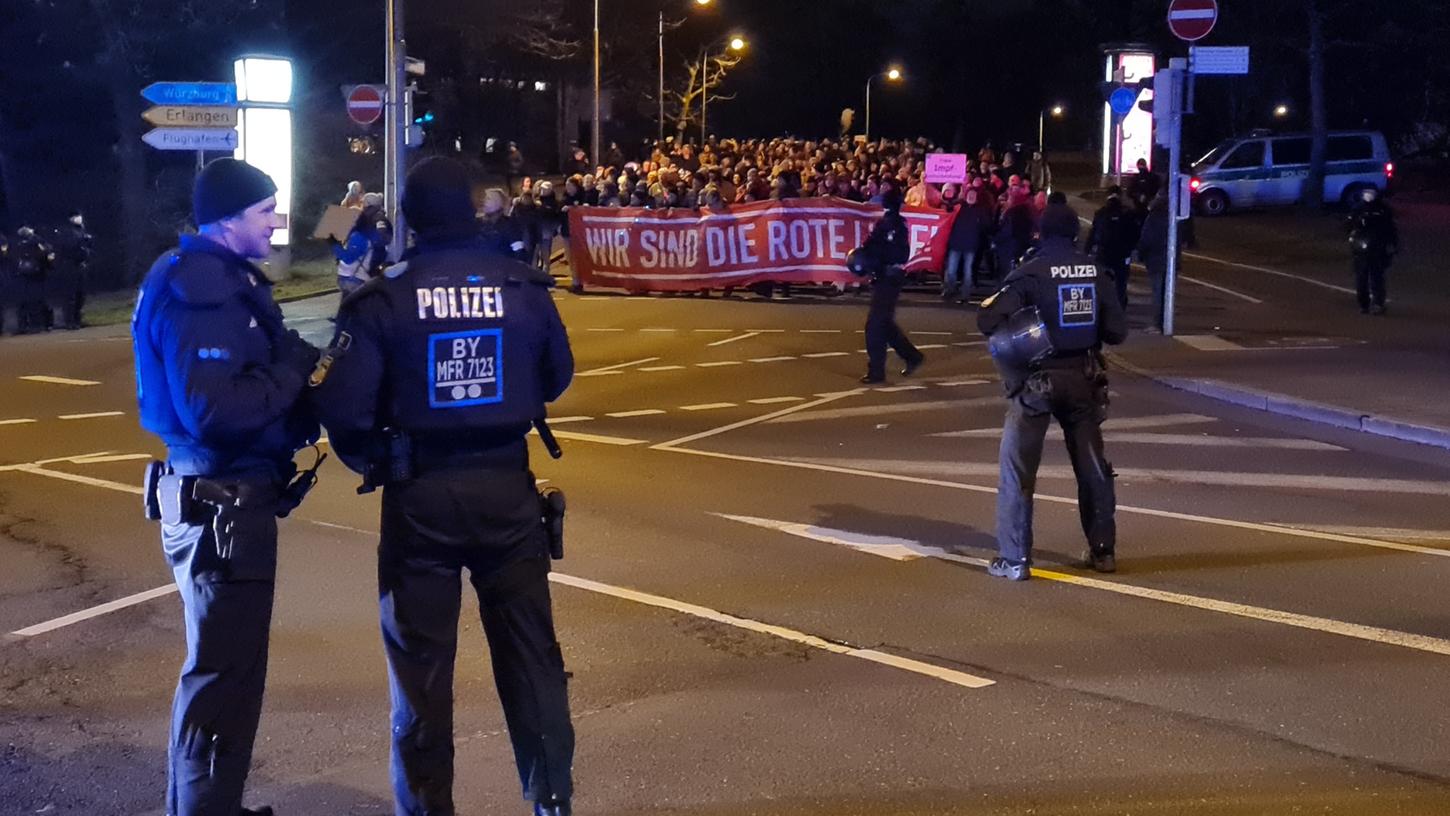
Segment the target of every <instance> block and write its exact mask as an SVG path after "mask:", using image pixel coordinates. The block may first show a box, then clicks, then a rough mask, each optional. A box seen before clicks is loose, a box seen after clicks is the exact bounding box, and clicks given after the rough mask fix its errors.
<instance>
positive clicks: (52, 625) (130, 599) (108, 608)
mask: <svg viewBox="0 0 1450 816" xmlns="http://www.w3.org/2000/svg"><path fill="white" fill-rule="evenodd" d="M175 591H176V584H167V585H166V586H160V587H156V588H155V589H148V590H146V591H145V592H137V593H136V594H135V595H127V596H126V597H124V598H117V599H116V600H114V601H109V602H107V603H103V604H100V605H99V606H93V607H91V608H90V609H82V610H81V611H79V612H72V613H71V614H69V615H62V616H61V617H59V618H53V619H51V620H48V621H45V622H44V623H37V624H35V625H34V626H27V627H25V628H24V629H17V630H15V631H14V632H11V633H10V634H12V635H14V636H16V637H25V638H28V637H35V636H36V635H43V634H45V633H46V632H53V631H55V630H56V629H60V628H63V627H66V626H70V625H71V624H73V623H80V622H81V621H86V620H90V619H91V618H97V617H100V616H101V615H105V614H108V613H110V612H115V611H116V610H118V609H125V608H126V607H128V606H135V605H136V604H139V603H145V602H146V601H149V600H151V599H152V598H160V597H161V596H163V595H170V594H171V593H173V592H175Z"/></svg>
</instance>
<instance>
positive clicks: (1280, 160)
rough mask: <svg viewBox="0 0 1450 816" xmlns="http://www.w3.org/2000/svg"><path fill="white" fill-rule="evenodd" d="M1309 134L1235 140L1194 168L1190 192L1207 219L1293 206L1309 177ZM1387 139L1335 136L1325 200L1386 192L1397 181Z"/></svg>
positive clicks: (1354, 133)
mask: <svg viewBox="0 0 1450 816" xmlns="http://www.w3.org/2000/svg"><path fill="white" fill-rule="evenodd" d="M1309 147H1310V136H1309V134H1307V133H1289V134H1268V133H1255V134H1253V135H1251V136H1248V137H1245V138H1238V139H1229V140H1228V141H1225V142H1223V143H1221V144H1219V146H1218V147H1215V148H1214V149H1213V150H1210V151H1209V152H1208V155H1206V156H1204V157H1203V158H1201V159H1199V160H1198V161H1196V162H1194V163H1193V166H1192V168H1191V169H1190V172H1191V173H1192V176H1191V177H1190V179H1189V183H1188V184H1189V189H1190V190H1192V191H1193V203H1194V206H1195V207H1196V209H1197V210H1198V212H1200V213H1202V214H1203V215H1223V214H1224V213H1226V212H1228V211H1229V209H1230V208H1232V209H1242V208H1244V207H1267V206H1277V205H1283V204H1293V203H1295V202H1297V201H1298V200H1299V192H1300V189H1301V188H1302V187H1303V179H1304V178H1305V177H1306V176H1308V175H1309ZM1394 174H1395V165H1394V162H1392V161H1391V160H1390V153H1389V148H1388V147H1387V146H1386V144H1385V137H1384V135H1383V134H1381V133H1377V132H1374V131H1368V130H1364V131H1334V132H1332V133H1330V134H1329V145H1328V154H1327V156H1326V163H1325V167H1324V200H1325V201H1330V202H1339V203H1341V204H1348V203H1349V202H1351V201H1353V200H1354V199H1355V198H1357V197H1358V196H1359V194H1360V192H1361V191H1362V190H1364V189H1365V188H1367V187H1373V188H1375V189H1377V190H1380V191H1381V192H1383V191H1384V190H1385V189H1386V188H1387V187H1388V186H1389V183H1390V180H1391V179H1392V178H1393V177H1394Z"/></svg>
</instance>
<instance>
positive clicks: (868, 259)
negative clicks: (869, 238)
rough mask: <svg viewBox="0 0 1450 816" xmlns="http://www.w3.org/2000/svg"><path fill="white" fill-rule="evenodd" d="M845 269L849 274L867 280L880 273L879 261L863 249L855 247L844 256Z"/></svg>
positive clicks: (873, 254) (871, 253)
mask: <svg viewBox="0 0 1450 816" xmlns="http://www.w3.org/2000/svg"><path fill="white" fill-rule="evenodd" d="M846 268H847V269H849V270H851V274H853V275H859V276H861V277H863V278H869V277H871V276H872V275H875V274H877V273H878V272H880V271H881V261H879V260H878V259H877V258H876V254H875V253H873V252H871V251H870V250H869V249H867V248H865V247H856V248H855V249H853V250H851V252H850V253H849V254H847V255H846Z"/></svg>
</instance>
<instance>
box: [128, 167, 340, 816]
mask: <svg viewBox="0 0 1450 816" xmlns="http://www.w3.org/2000/svg"><path fill="white" fill-rule="evenodd" d="M276 191H277V187H276V185H275V184H273V183H272V180H271V179H270V178H268V177H267V175H266V174H265V173H263V172H262V171H260V170H258V169H256V168H255V167H252V166H251V165H249V164H246V163H244V162H240V161H237V160H235V159H229V158H228V159H218V160H216V161H214V162H212V163H211V164H209V165H207V166H206V167H205V168H204V169H203V170H202V171H201V173H200V174H198V176H197V179H196V189H195V192H194V195H193V212H194V215H195V217H196V223H197V225H198V226H199V230H198V232H197V234H195V235H183V236H181V242H180V246H179V247H177V248H176V249H173V250H171V251H170V252H167V253H166V254H164V255H162V256H161V257H160V258H159V259H157V261H156V263H155V264H154V265H153V266H152V267H151V270H150V272H148V273H147V274H146V278H145V280H144V282H143V283H142V284H141V290H140V294H139V295H138V297H137V302H136V310H135V313H134V317H133V318H132V323H131V333H132V339H133V341H134V344H135V352H136V371H137V377H136V379H137V397H138V399H139V401H140V415H141V424H142V426H143V427H145V428H146V429H147V430H148V431H151V432H152V433H154V434H156V435H157V436H158V437H160V438H161V441H162V442H164V443H166V448H167V457H168V458H167V461H166V462H164V463H162V462H155V463H153V464H152V466H151V467H150V468H149V469H148V471H147V479H146V503H147V510H148V512H147V515H148V516H149V517H151V518H154V519H159V520H160V521H161V522H162V528H161V545H162V550H163V552H164V554H165V557H166V560H167V563H168V564H169V565H170V566H171V569H172V573H173V575H174V576H175V580H176V585H177V588H178V589H179V590H180V595H181V602H182V607H183V610H184V613H185V616H186V662H185V663H184V664H183V665H182V668H181V678H180V681H179V682H178V684H177V687H176V699H175V703H174V706H173V709H172V722H171V736H170V744H169V746H168V749H169V750H168V755H169V765H168V774H167V776H168V788H167V802H166V813H167V814H168V816H237V814H270V813H271V812H272V810H271V808H266V807H263V808H259V809H256V810H250V809H246V808H243V807H242V793H243V786H244V785H245V783H246V779H247V771H248V769H249V767H250V765H251V759H252V743H253V740H254V738H255V736H256V732H257V721H258V719H259V717H260V715H261V711H262V692H263V685H264V681H265V678H266V674H267V645H268V630H269V628H270V626H271V618H272V598H273V585H274V581H275V574H276V568H277V518H278V516H280V515H285V514H286V513H287V512H289V511H290V510H291V509H292V508H293V507H295V506H296V503H297V502H300V494H299V493H298V491H297V486H298V485H299V484H301V482H294V483H292V485H290V486H289V481H291V480H292V478H293V476H294V474H295V473H296V466H295V465H293V464H292V456H293V454H294V453H296V452H297V451H298V450H299V449H300V448H302V447H304V446H307V445H310V444H312V443H313V442H315V441H316V440H317V436H318V426H317V422H316V421H315V420H314V419H312V417H311V414H310V413H309V412H308V411H307V408H306V406H305V404H304V402H303V401H301V400H300V399H299V397H301V396H302V394H303V389H304V387H305V385H306V382H307V377H308V374H309V373H310V372H311V370H312V368H313V366H314V365H315V362H316V360H317V356H318V355H317V350H316V349H314V348H313V347H312V346H310V345H308V344H307V343H306V342H305V341H303V340H302V339H301V338H300V337H298V335H297V333H296V332H294V331H288V330H287V329H286V328H285V327H284V326H283V323H282V312H281V310H280V309H278V307H277V304H276V303H275V302H273V300H272V286H271V284H270V283H269V282H268V280H267V278H266V277H265V276H264V275H263V274H262V271H261V270H260V269H258V268H257V267H256V266H255V265H253V262H254V261H256V260H260V259H263V258H266V257H267V255H268V253H269V252H270V249H271V247H270V239H271V235H272V231H273V230H274V229H275V228H276V227H277V226H278V224H277V216H276V206H277V199H276V197H275V193H276ZM314 470H315V469H314ZM309 484H310V482H309ZM302 492H305V491H302Z"/></svg>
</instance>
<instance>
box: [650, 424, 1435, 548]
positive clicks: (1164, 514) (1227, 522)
mask: <svg viewBox="0 0 1450 816" xmlns="http://www.w3.org/2000/svg"><path fill="white" fill-rule="evenodd" d="M812 404H813V403H807V404H805V405H797V406H794V408H795V409H797V410H798V409H803V408H809V407H811V405H812ZM791 410H792V409H790V408H788V409H786V411H785V412H781V413H787V412H789V411H791ZM767 416H771V415H767ZM757 421H758V420H757ZM735 424H736V426H741V425H746V424H754V423H751V422H746V423H735ZM729 430H734V428H732V427H731V426H728V425H727V426H726V427H724V428H721V429H718V430H717V431H714V432H710V433H707V434H704V435H701V434H697V435H696V436H701V437H703V436H714V435H716V434H719V433H724V432H726V431H729ZM685 441H693V440H689V439H688V438H687V439H686V440H685ZM680 444H684V442H679V443H669V442H666V443H662V444H659V445H651V446H650V447H651V449H653V450H667V451H673V452H675V453H684V454H689V455H691V456H704V457H707V458H710V459H725V460H729V461H733V462H749V463H752V464H757V465H776V466H779V467H793V468H801V469H803V470H814V471H817V472H820V473H835V474H839V475H842V476H857V477H864V478H868V479H881V480H883V481H889V482H903V483H905V484H916V485H926V486H930V487H944V488H947V489H950V490H963V491H966V492H968V493H982V494H986V495H996V493H997V488H995V487H987V486H986V485H978V484H971V483H968V482H953V481H948V480H946V479H928V478H923V477H920V476H906V475H902V474H900V473H883V472H880V471H871V470H861V469H859V468H848V467H841V466H839V465H824V464H819V463H816V462H808V461H807V462H797V461H792V460H790V459H769V458H766V457H764V456H746V455H742V454H735V453H719V452H716V451H706V450H697V449H694V448H681V447H678V445H680ZM994 467H995V466H994ZM1035 498H1036V499H1037V500H1039V501H1043V502H1047V503H1050V504H1063V505H1071V506H1073V507H1077V499H1076V498H1067V497H1065V496H1053V495H1050V494H1046V493H1040V492H1039V493H1037V494H1036V496H1035ZM1118 512H1120V513H1131V514H1134V515H1140V516H1151V517H1154V518H1166V519H1173V520H1175V521H1192V522H1198V523H1200V524H1208V525H1213V526H1217V527H1228V528H1232V529H1236V530H1252V531H1254V532H1259V533H1271V534H1275V535H1285V536H1290V537H1293V538H1308V539H1315V540H1318V541H1333V542H1335V543H1339V544H1359V545H1363V546H1366V547H1376V548H1379V549H1384V550H1399V551H1401V552H1411V553H1417V554H1420V555H1434V556H1439V557H1450V550H1439V549H1435V548H1434V547H1419V546H1416V545H1414V544H1401V543H1398V542H1393V541H1380V540H1377V539H1373V538H1364V537H1362V536H1353V535H1340V534H1337V533H1322V532H1317V531H1315V530H1303V529H1297V528H1293V527H1282V526H1278V525H1274V524H1261V523H1259V522H1254V521H1240V520H1238V519H1228V518H1219V517H1216V516H1201V515H1196V514H1193V513H1179V512H1175V511H1172V510H1158V509H1155V508H1151V507H1136V506H1134V505H1130V504H1120V505H1118Z"/></svg>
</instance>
